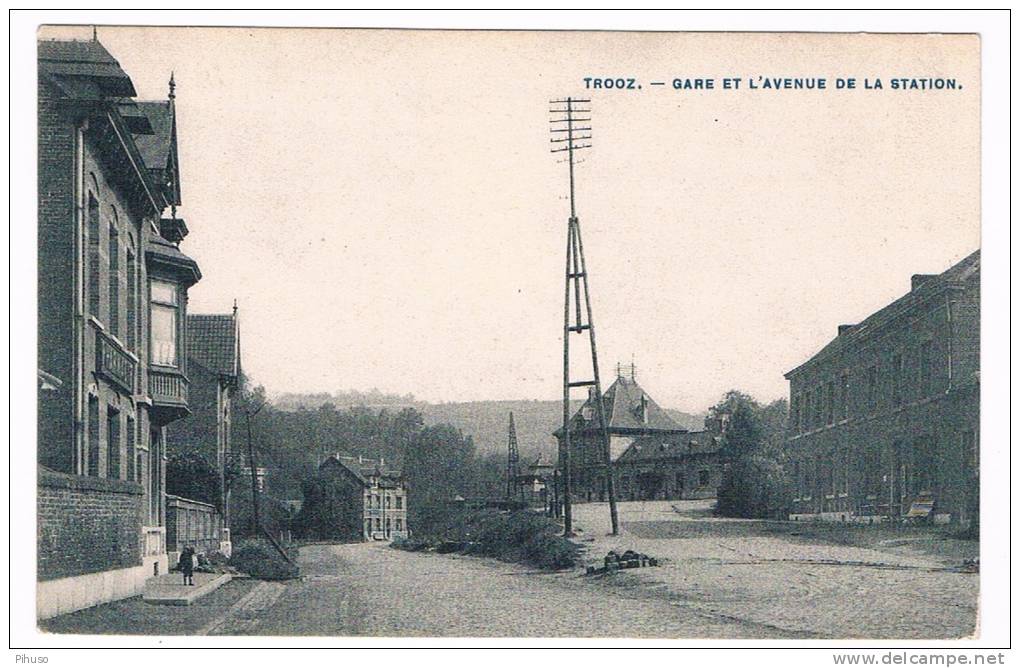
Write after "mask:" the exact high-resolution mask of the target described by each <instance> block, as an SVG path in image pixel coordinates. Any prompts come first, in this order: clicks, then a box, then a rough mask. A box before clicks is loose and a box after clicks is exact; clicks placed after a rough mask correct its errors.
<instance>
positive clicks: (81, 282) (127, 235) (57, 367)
mask: <svg viewBox="0 0 1020 668" xmlns="http://www.w3.org/2000/svg"><path fill="white" fill-rule="evenodd" d="M38 71H39V80H38V167H39V171H38V190H39V209H38V218H39V226H38V253H39V255H38V280H39V285H38V297H39V304H38V337H39V344H38V368H39V374H38V376H39V383H38V389H39V394H38V406H39V416H38V463H39V473H38V487H37V499H38V508H37V511H38V532H37V547H38V592H37V612H38V615H39V617H41V618H42V617H49V616H52V615H54V614H59V613H61V612H68V611H71V610H76V609H80V608H84V607H88V606H90V605H94V604H96V603H100V602H104V601H109V600H113V599H116V598H123V597H126V596H131V595H134V594H137V593H138V592H139V591H140V590H141V588H142V586H143V585H144V581H145V579H146V578H147V577H150V576H153V575H156V574H158V573H161V572H165V571H166V569H167V556H166V537H165V514H166V505H165V498H164V480H165V471H164V455H165V443H166V427H167V425H169V424H171V423H172V422H174V421H175V420H177V419H179V418H181V417H183V416H184V415H186V414H187V412H188V378H187V365H186V360H185V356H184V354H183V352H184V340H185V337H186V332H185V328H184V321H185V320H184V319H185V315H186V311H187V295H188V288H189V287H191V286H192V285H194V284H195V283H196V282H197V281H198V280H199V279H200V277H201V274H200V272H199V269H198V266H197V264H196V263H195V262H194V261H193V260H192V259H191V258H189V257H188V256H187V255H185V254H184V253H182V252H181V250H180V248H179V244H180V241H181V240H182V239H183V237H184V235H185V234H186V233H187V226H186V225H185V224H184V221H183V220H181V219H180V218H178V217H177V215H176V207H177V206H178V205H179V204H180V203H181V199H180V183H179V171H178V159H177V130H176V111H175V107H174V95H175V93H174V83H173V79H172V77H171V81H170V93H169V96H168V98H167V99H166V100H163V101H156V102H144V101H137V100H135V99H134V98H135V96H136V93H135V89H134V86H133V84H132V82H131V79H130V77H128V75H127V74H126V73H125V72H124V71H123V70H122V69H121V67H120V65H119V64H118V62H117V61H116V59H114V58H113V56H111V55H110V53H109V52H108V51H107V50H106V49H105V48H104V47H103V46H102V45H101V44H100V43H99V42H97V41H85V42H78V41H40V42H39V44H38Z"/></svg>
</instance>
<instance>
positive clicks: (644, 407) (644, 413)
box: [641, 394, 648, 424]
mask: <svg viewBox="0 0 1020 668" xmlns="http://www.w3.org/2000/svg"><path fill="white" fill-rule="evenodd" d="M641 424H648V395H647V394H642V395H641Z"/></svg>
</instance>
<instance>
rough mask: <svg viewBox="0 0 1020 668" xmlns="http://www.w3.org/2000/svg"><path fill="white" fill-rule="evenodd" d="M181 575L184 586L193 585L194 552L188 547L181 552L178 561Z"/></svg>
mask: <svg viewBox="0 0 1020 668" xmlns="http://www.w3.org/2000/svg"><path fill="white" fill-rule="evenodd" d="M180 566H181V573H182V574H183V575H184V584H185V585H192V586H194V584H195V577H194V576H195V550H194V548H192V547H191V546H190V545H188V546H187V547H185V548H184V549H183V550H182V551H181V559H180Z"/></svg>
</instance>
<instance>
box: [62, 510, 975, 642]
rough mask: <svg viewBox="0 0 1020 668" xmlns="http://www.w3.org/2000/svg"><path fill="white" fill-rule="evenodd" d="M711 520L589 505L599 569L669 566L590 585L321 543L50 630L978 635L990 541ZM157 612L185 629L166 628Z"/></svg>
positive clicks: (584, 515) (492, 564) (694, 514)
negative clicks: (644, 561)
mask: <svg viewBox="0 0 1020 668" xmlns="http://www.w3.org/2000/svg"><path fill="white" fill-rule="evenodd" d="M710 508H711V502H710V501H709V502H705V501H698V502H628V503H621V504H620V519H621V527H622V531H621V535H620V536H616V537H614V536H609V535H607V534H608V533H609V513H608V509H607V508H606V506H605V504H583V505H578V506H575V507H574V524H575V528H576V529H577V530H578V536H577V540H578V542H580V543H581V544H582V545H584V546H585V548H586V549H585V558H586V561H587V563H592V564H601V562H602V557H603V556H604V555H605V553H606V552H607V551H608V550H610V549H615V550H616V551H617V552H622V551H624V550H627V549H633V550H636V551H638V552H643V553H645V554H648V555H650V556H653V557H657V558H658V559H659V560H660V561H661V566H659V567H655V568H639V569H628V570H624V571H620V572H617V573H615V574H612V575H601V576H586V575H583V568H578V569H575V570H571V571H563V572H557V573H549V572H541V571H534V570H529V569H527V568H524V567H522V566H519V565H515V564H504V563H501V562H498V561H495V560H492V559H483V558H475V557H466V556H460V555H440V554H434V553H422V552H404V551H400V550H395V549H392V548H390V547H388V546H387V545H386V544H383V543H357V544H346V545H322V544H319V545H308V546H305V547H303V548H301V552H300V565H301V572H302V578H301V579H300V580H294V581H289V582H286V583H283V582H258V581H251V580H248V581H244V580H235V581H234V582H231V583H228V584H227V585H225V586H224V587H222V588H221V589H220V590H218V591H216V592H213V593H212V594H210V595H209V596H207V597H205V598H203V599H200V600H199V601H197V602H196V604H195V605H193V606H189V607H185V608H172V607H168V606H166V607H165V606H151V605H146V604H143V603H140V599H137V600H138V601H139V602H138V603H137V604H136V605H142V606H144V607H145V608H148V609H149V611H148V612H146V611H139V610H137V609H136V608H132V607H131V603H130V602H120V603H115V604H110V605H107V606H99V607H98V608H93V609H91V610H88V611H82V612H79V613H74V614H72V615H64V616H63V617H58V618H55V619H54V620H50V621H49V622H47V624H46V629H47V630H52V631H55V632H63V633H83V632H84V633H89V632H92V633H95V632H100V633H118V632H120V633H148V634H153V635H158V634H161V633H192V634H209V635H266V636H287V635H305V636H355V635H358V636H396V637H411V636H432V637H437V636H439V637H495V636H507V637H608V638H613V637H631V638H634V637H652V638H748V637H750V638H875V639H879V638H928V639H935V638H959V637H968V636H972V635H974V634H975V629H976V615H977V600H978V584H979V575H978V574H977V573H974V572H967V570H966V569H965V568H963V567H962V565H963V563H964V561H965V560H967V559H973V558H974V557H976V556H977V543H975V542H971V541H959V540H953V539H951V538H948V537H946V536H945V535H944V534H941V533H939V532H933V531H931V530H918V529H909V530H907V529H898V528H895V527H892V528H888V527H851V528H848V527H841V526H822V525H814V524H811V525H808V524H802V523H790V522H755V521H746V520H725V519H719V518H714V517H712V516H711V512H710ZM117 606H119V607H117ZM104 609H105V611H104ZM153 611H160V612H164V613H165V612H170V613H171V617H170V618H169V619H166V618H164V619H162V622H160V620H157V619H155V618H154V617H153V616H152V612H153ZM140 612H141V613H146V614H144V615H142V616H141V617H140V616H139V614H140ZM199 612H201V613H202V614H201V615H197V614H196V613H199ZM174 613H177V614H179V615H181V619H176V620H175V619H174V618H173V615H174ZM182 619H186V620H188V621H186V622H185V621H181V620H182ZM90 629H91V630H90ZM95 629H104V630H101V631H97V630H95Z"/></svg>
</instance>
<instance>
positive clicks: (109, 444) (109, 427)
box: [106, 406, 120, 478]
mask: <svg viewBox="0 0 1020 668" xmlns="http://www.w3.org/2000/svg"><path fill="white" fill-rule="evenodd" d="M106 477H107V478H120V411H118V410H116V409H114V408H111V407H110V406H107V407H106Z"/></svg>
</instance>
